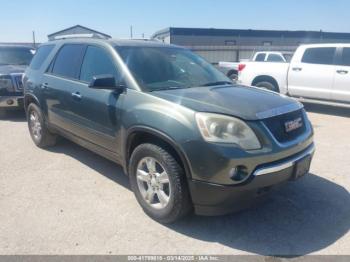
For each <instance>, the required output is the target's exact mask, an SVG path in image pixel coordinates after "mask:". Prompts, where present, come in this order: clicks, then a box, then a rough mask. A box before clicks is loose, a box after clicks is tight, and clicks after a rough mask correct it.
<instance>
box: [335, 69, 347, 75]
mask: <svg viewBox="0 0 350 262" xmlns="http://www.w3.org/2000/svg"><path fill="white" fill-rule="evenodd" d="M337 73H338V74H341V75H346V74H347V73H348V71H347V70H337Z"/></svg>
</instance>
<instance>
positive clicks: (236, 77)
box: [227, 72, 238, 81]
mask: <svg viewBox="0 0 350 262" xmlns="http://www.w3.org/2000/svg"><path fill="white" fill-rule="evenodd" d="M227 76H228V77H229V78H230V79H231V80H233V81H237V80H238V73H237V72H230V73H228V75H227Z"/></svg>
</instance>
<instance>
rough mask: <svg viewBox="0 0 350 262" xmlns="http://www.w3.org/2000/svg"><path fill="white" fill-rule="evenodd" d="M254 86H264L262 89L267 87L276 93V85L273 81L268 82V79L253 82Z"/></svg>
mask: <svg viewBox="0 0 350 262" xmlns="http://www.w3.org/2000/svg"><path fill="white" fill-rule="evenodd" d="M255 86H256V87H260V88H264V89H267V90H270V91H274V92H277V93H278V88H277V86H276V85H274V84H273V83H271V82H268V81H263V82H258V83H256V84H255Z"/></svg>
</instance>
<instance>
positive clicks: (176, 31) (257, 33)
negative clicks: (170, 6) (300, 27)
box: [152, 27, 350, 39]
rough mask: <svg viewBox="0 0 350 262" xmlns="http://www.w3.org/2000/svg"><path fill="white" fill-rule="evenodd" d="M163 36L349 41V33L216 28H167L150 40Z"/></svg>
mask: <svg viewBox="0 0 350 262" xmlns="http://www.w3.org/2000/svg"><path fill="white" fill-rule="evenodd" d="M163 34H171V35H188V36H241V37H278V38H280V37H290V38H320V37H322V38H326V39H327V38H332V39H334V38H335V39H350V33H336V32H323V31H283V30H253V29H217V28H182V27H169V28H165V29H162V30H159V31H157V32H156V33H154V35H153V36H152V38H155V37H158V36H160V35H163Z"/></svg>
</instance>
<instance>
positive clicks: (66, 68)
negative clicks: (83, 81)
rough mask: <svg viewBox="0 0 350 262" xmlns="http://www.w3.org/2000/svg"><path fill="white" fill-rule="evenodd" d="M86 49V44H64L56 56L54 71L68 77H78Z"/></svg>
mask: <svg viewBox="0 0 350 262" xmlns="http://www.w3.org/2000/svg"><path fill="white" fill-rule="evenodd" d="M84 51H85V46H84V45H79V44H67V45H64V46H63V47H62V48H61V49H60V51H59V52H58V54H57V56H56V59H55V62H54V64H53V68H52V73H53V74H55V75H58V76H63V77H66V78H72V79H77V78H78V76H79V71H80V65H81V61H82V58H83V55H84Z"/></svg>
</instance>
